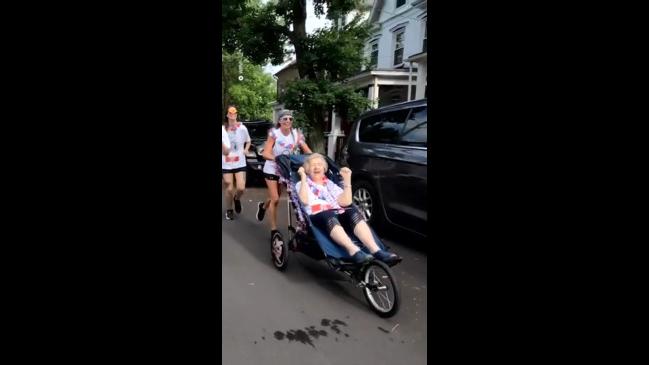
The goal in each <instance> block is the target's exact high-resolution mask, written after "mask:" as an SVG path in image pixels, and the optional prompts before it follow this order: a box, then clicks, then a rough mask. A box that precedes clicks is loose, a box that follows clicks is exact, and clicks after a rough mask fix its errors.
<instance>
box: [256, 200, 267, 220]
mask: <svg viewBox="0 0 649 365" xmlns="http://www.w3.org/2000/svg"><path fill="white" fill-rule="evenodd" d="M264 214H266V209H264V202H259V203H258V204H257V220H258V221H260V222H261V221H263V220H264Z"/></svg>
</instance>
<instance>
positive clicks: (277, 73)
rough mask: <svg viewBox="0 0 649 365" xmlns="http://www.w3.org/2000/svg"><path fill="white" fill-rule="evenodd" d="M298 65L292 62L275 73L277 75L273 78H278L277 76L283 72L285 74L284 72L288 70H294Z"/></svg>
mask: <svg viewBox="0 0 649 365" xmlns="http://www.w3.org/2000/svg"><path fill="white" fill-rule="evenodd" d="M296 64H297V61H296V60H293V61H291V62H290V63H289V64H288V65H286V66H284V67H283V68H282V69H281V70H279V71H277V72H275V75H273V76H277V75H279V74H281V73H282V72H284V71H286V70H288V69H290V68H293V66H295V65H296Z"/></svg>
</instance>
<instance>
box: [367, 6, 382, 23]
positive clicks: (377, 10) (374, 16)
mask: <svg viewBox="0 0 649 365" xmlns="http://www.w3.org/2000/svg"><path fill="white" fill-rule="evenodd" d="M381 9H383V0H376V1H374V4H373V5H372V10H371V11H370V22H372V23H376V22H377V21H378V20H379V16H380V15H381Z"/></svg>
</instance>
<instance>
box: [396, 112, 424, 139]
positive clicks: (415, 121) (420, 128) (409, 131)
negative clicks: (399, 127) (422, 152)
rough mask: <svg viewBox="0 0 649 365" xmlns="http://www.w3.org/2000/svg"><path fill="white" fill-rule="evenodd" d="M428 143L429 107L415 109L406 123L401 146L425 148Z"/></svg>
mask: <svg viewBox="0 0 649 365" xmlns="http://www.w3.org/2000/svg"><path fill="white" fill-rule="evenodd" d="M427 141H428V107H426V106H423V107H419V108H414V109H413V110H412V114H410V117H409V118H408V120H407V121H406V126H405V127H404V128H403V134H402V135H401V144H404V145H408V146H421V147H425V146H426V143H427Z"/></svg>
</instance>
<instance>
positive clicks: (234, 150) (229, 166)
mask: <svg viewBox="0 0 649 365" xmlns="http://www.w3.org/2000/svg"><path fill="white" fill-rule="evenodd" d="M223 127H224V128H225V131H226V134H227V142H228V143H226V142H225V139H224V138H222V141H221V148H222V150H223V156H222V160H221V164H222V174H223V182H224V185H225V201H226V203H225V205H226V211H225V219H226V220H232V219H234V211H236V212H237V214H239V213H241V196H242V195H243V193H244V191H245V190H246V168H247V167H246V154H247V153H248V150H249V149H250V135H249V134H248V129H247V128H246V126H245V125H243V123H241V122H238V121H237V108H235V107H234V106H230V107H228V114H227V115H226V120H225V122H224V125H223ZM227 144H229V147H228V146H227ZM232 205H234V211H233V210H232Z"/></svg>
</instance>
